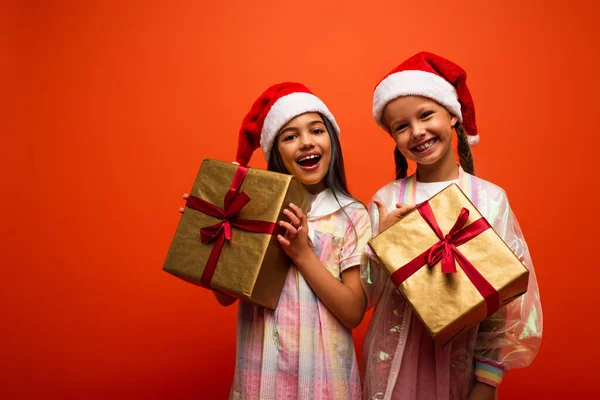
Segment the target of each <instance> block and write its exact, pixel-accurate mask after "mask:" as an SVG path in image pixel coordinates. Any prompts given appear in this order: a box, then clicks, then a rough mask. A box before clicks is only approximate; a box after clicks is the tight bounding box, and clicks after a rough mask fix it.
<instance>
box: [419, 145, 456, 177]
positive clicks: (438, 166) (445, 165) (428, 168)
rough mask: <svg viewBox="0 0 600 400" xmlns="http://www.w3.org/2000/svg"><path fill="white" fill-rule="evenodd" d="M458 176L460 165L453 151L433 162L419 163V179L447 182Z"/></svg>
mask: <svg viewBox="0 0 600 400" xmlns="http://www.w3.org/2000/svg"><path fill="white" fill-rule="evenodd" d="M457 178H458V165H457V164H456V160H455V159H454V154H453V153H452V151H448V152H447V153H446V154H445V155H444V156H443V157H442V158H440V159H439V160H438V161H437V162H435V163H433V164H417V181H419V182H446V181H451V180H454V179H457Z"/></svg>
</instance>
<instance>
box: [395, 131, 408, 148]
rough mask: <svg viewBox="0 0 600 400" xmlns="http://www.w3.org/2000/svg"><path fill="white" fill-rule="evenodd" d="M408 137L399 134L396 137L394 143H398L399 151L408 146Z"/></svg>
mask: <svg viewBox="0 0 600 400" xmlns="http://www.w3.org/2000/svg"><path fill="white" fill-rule="evenodd" d="M408 139H409V137H408V135H403V134H399V135H396V136H394V141H395V142H396V146H397V147H398V149H400V150H402V149H403V148H406V147H407V146H408Z"/></svg>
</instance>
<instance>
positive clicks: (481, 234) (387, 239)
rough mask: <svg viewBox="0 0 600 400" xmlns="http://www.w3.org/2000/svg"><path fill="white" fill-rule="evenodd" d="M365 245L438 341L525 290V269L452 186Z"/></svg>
mask: <svg viewBox="0 0 600 400" xmlns="http://www.w3.org/2000/svg"><path fill="white" fill-rule="evenodd" d="M369 244H370V246H371V248H372V249H373V251H374V253H375V254H376V255H377V257H378V258H379V260H380V261H381V262H382V263H383V265H384V266H385V269H386V270H387V272H388V273H389V275H390V279H391V280H392V282H393V283H394V285H395V286H396V287H397V288H398V290H399V292H400V293H401V294H402V295H403V296H404V297H405V298H406V300H407V301H408V303H410V305H411V306H412V308H413V310H414V311H415V312H416V313H417V315H418V316H419V318H420V319H421V321H422V322H423V324H424V325H425V327H426V328H427V329H428V331H429V333H430V334H431V336H432V337H433V338H434V339H435V341H436V342H437V343H440V344H446V343H448V342H449V341H451V340H452V339H453V338H454V337H456V336H457V335H459V334H460V333H462V332H465V331H467V330H469V329H470V328H472V327H474V326H476V325H477V324H479V323H480V322H481V321H483V320H484V319H486V318H487V317H488V316H490V315H492V314H493V313H495V312H496V311H498V309H500V308H502V307H503V306H505V305H506V304H508V303H509V302H511V301H512V300H514V299H515V298H517V297H519V296H520V295H522V294H523V293H525V292H526V291H527V282H528V279H529V271H528V270H527V268H526V267H525V266H524V265H523V263H522V262H521V261H520V260H519V259H518V258H517V257H516V256H515V255H514V253H513V252H512V251H511V250H510V248H509V247H508V246H507V245H506V243H504V241H503V240H502V239H501V238H500V236H498V234H497V233H496V232H495V231H494V230H493V229H492V228H491V226H490V225H489V224H488V222H487V221H486V220H485V218H483V217H482V216H481V214H480V213H479V211H477V209H476V208H475V206H474V205H473V204H472V203H471V202H470V200H469V199H468V198H467V196H466V195H465V194H464V193H463V192H462V191H461V190H460V188H459V187H458V186H457V185H456V184H452V185H450V186H448V187H447V188H445V189H444V190H442V191H441V192H439V193H438V194H436V195H435V196H434V197H432V198H431V199H429V200H428V201H426V202H424V203H421V204H420V205H419V206H418V207H417V209H416V210H413V211H411V212H410V213H409V214H407V215H406V216H404V217H403V218H402V219H401V220H400V221H398V222H397V223H395V224H394V225H392V226H391V227H390V228H388V229H386V230H385V231H383V232H382V233H380V234H379V235H378V236H376V237H375V238H373V239H372V240H371V241H370V242H369Z"/></svg>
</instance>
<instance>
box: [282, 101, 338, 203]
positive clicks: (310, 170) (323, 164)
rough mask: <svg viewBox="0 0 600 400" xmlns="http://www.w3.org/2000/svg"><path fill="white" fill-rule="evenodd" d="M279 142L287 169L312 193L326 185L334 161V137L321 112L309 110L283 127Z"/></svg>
mask: <svg viewBox="0 0 600 400" xmlns="http://www.w3.org/2000/svg"><path fill="white" fill-rule="evenodd" d="M276 145H277V148H278V150H279V154H280V156H281V160H282V161H283V164H284V166H285V168H286V169H287V171H288V172H289V173H290V174H292V175H294V176H295V177H296V179H298V181H300V182H301V183H302V184H304V186H306V188H307V189H308V190H309V191H310V192H311V193H319V192H320V191H322V190H323V189H325V187H326V185H325V176H326V175H327V172H328V171H329V162H330V161H331V139H330V138H329V133H328V132H327V128H326V127H325V124H324V123H323V119H322V118H321V116H320V115H319V114H317V113H305V114H301V115H298V116H297V117H295V118H294V119H292V120H290V121H289V122H288V123H287V124H285V125H284V126H283V128H281V129H280V131H279V134H278V136H277V139H276Z"/></svg>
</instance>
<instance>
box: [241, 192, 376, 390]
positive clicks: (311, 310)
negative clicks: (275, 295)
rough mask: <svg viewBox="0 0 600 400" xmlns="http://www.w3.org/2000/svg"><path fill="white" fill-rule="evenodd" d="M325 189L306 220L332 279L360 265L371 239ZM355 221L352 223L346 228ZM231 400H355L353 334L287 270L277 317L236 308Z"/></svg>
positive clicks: (366, 226) (353, 212) (360, 218)
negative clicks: (362, 253)
mask: <svg viewBox="0 0 600 400" xmlns="http://www.w3.org/2000/svg"><path fill="white" fill-rule="evenodd" d="M340 202H341V204H342V205H344V207H343V208H340V206H339V205H338V203H337V202H336V201H335V199H334V198H333V195H332V193H331V191H330V190H329V189H327V190H325V191H323V192H321V193H319V194H318V195H316V196H314V197H313V202H312V206H311V210H310V212H309V213H308V215H307V217H308V218H307V219H308V224H309V237H310V239H311V241H312V243H313V244H314V247H313V250H314V252H315V254H316V255H317V256H318V257H319V259H320V260H321V262H322V263H323V266H324V267H325V268H326V269H327V270H328V271H329V272H330V273H331V274H332V275H333V276H335V277H336V278H337V279H340V280H341V277H342V272H343V271H345V270H346V269H348V268H351V267H357V266H358V265H359V264H360V255H361V252H362V250H363V248H364V246H365V245H366V244H367V241H368V240H369V239H370V238H371V225H370V222H369V215H368V212H367V210H366V208H365V207H364V206H363V205H362V204H360V203H358V202H356V201H355V200H353V199H348V198H342V199H340ZM350 221H352V223H351V222H350ZM236 351H237V359H236V368H235V376H234V381H233V387H232V388H231V396H230V398H231V399H235V400H238V399H244V400H258V399H261V400H270V399H277V400H281V399H307V400H319V399H327V400H334V399H340V400H342V399H343V400H348V399H360V398H361V387H360V378H359V372H358V363H357V360H356V356H355V352H354V343H353V341H352V333H351V330H350V329H348V328H346V327H345V326H344V325H343V324H342V323H341V322H340V321H339V320H338V319H337V318H336V317H335V316H334V315H333V314H332V313H331V312H330V311H329V309H327V307H325V305H324V304H323V303H322V302H321V301H320V300H319V299H318V298H317V296H316V295H315V293H314V292H313V290H312V289H311V287H310V286H309V284H308V283H307V282H306V280H305V279H304V277H303V276H302V274H301V273H300V272H299V271H298V270H297V269H296V267H294V266H293V265H292V266H290V270H289V273H288V276H287V279H286V281H285V285H284V287H283V291H282V293H281V297H280V299H279V303H278V305H277V308H276V309H275V311H272V310H269V309H266V308H263V307H259V306H255V305H252V304H249V303H245V302H240V303H239V311H238V329H237V349H236Z"/></svg>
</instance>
